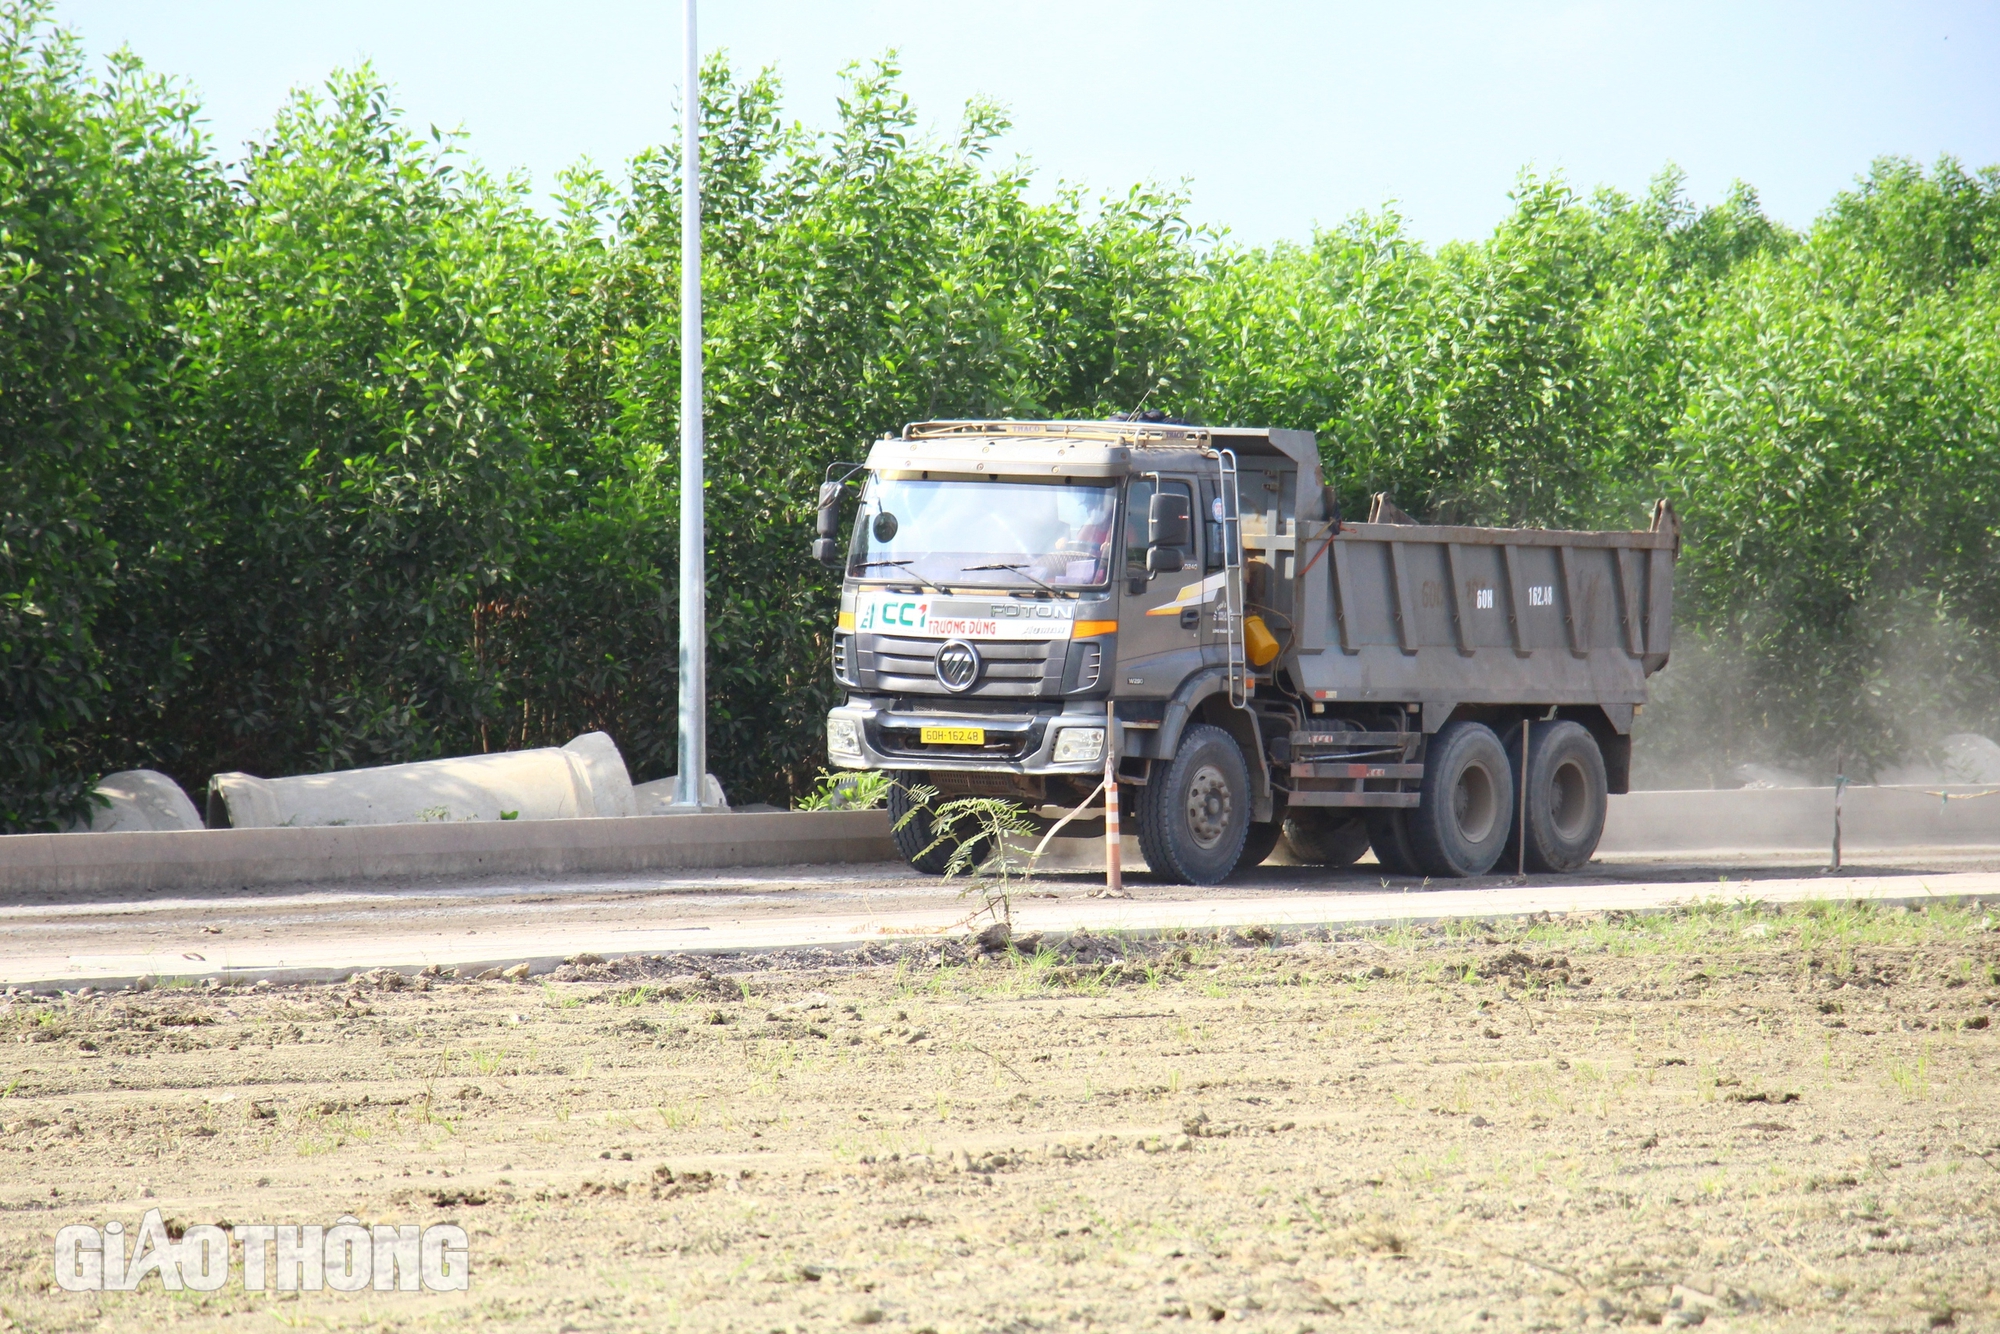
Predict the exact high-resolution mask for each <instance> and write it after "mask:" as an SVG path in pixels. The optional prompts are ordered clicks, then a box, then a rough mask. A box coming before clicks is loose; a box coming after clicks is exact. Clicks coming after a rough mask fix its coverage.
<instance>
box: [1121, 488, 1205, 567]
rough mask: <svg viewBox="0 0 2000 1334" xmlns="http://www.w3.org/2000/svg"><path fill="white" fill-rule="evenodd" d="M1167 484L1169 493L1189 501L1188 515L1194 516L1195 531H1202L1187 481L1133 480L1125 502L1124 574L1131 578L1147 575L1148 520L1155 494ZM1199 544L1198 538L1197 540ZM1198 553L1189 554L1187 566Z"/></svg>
mask: <svg viewBox="0 0 2000 1334" xmlns="http://www.w3.org/2000/svg"><path fill="white" fill-rule="evenodd" d="M1160 485H1164V487H1165V488H1166V490H1167V491H1168V492H1170V493H1176V492H1177V493H1179V494H1180V495H1183V496H1186V497H1187V498H1188V505H1189V513H1190V514H1192V515H1194V521H1195V523H1194V530H1195V532H1196V533H1199V532H1200V531H1201V515H1200V514H1199V513H1198V512H1196V511H1195V510H1194V509H1193V504H1194V489H1193V488H1192V487H1190V486H1189V485H1188V484H1187V483H1186V482H1178V481H1173V480H1171V479H1169V480H1167V481H1166V482H1164V483H1155V482H1154V480H1153V479H1152V478H1150V477H1134V478H1133V479H1132V485H1131V486H1130V487H1129V488H1128V489H1127V491H1126V493H1125V494H1126V497H1127V499H1126V502H1125V572H1126V574H1127V575H1128V576H1130V575H1139V576H1144V575H1145V573H1146V521H1147V518H1148V516H1150V515H1151V513H1152V509H1153V492H1154V490H1155V488H1156V487H1157V486H1160ZM1197 545H1199V539H1197ZM1194 560H1195V553H1194V552H1192V551H1190V552H1188V563H1189V564H1193V563H1194Z"/></svg>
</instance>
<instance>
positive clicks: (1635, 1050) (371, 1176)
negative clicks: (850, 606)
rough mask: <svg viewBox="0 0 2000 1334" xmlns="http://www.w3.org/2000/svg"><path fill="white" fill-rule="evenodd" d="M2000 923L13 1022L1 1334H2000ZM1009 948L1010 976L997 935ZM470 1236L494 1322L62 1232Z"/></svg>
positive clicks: (180, 996) (992, 969)
mask: <svg viewBox="0 0 2000 1334" xmlns="http://www.w3.org/2000/svg"><path fill="white" fill-rule="evenodd" d="M1996 927H2000V922H1996V918H1995V916H1994V915H1993V914H1991V913H1989V912H1987V911H1985V910H1982V909H1981V908H1980V907H1978V906H1977V905H1973V906H1970V907H1947V906H1940V907H1937V908H1934V909H1931V910H1929V911H1925V912H1906V911H1902V910H1878V909H1871V908H1867V907H1857V906H1835V905H1813V906H1809V907H1807V908H1804V909H1798V910H1788V911H1786V912H1783V913H1774V912H1772V911H1770V910H1768V909H1763V910H1760V909H1759V908H1757V907H1756V906H1754V905H1751V904H1748V903H1745V904H1741V905H1737V906H1734V907H1715V908H1710V909H1705V910H1690V911H1686V912H1682V913H1678V914H1674V915H1663V916H1648V917H1626V918H1615V917H1614V918H1602V917H1600V918H1595V919H1575V918H1571V919H1564V920H1558V921H1546V920H1545V921H1539V922H1514V923H1496V924H1491V925H1486V924H1478V923H1472V924H1466V925H1464V926H1460V927H1451V928H1440V929H1437V930H1414V931H1390V932H1365V933H1354V934H1350V935H1347V936H1344V937H1337V938H1334V939H1303V940H1301V939H1297V938H1293V937H1286V936H1273V935H1272V934H1271V933H1269V932H1266V931H1261V930H1252V931H1249V932H1244V933H1231V934H1230V935H1228V936H1226V937H1223V938H1220V939H1214V938H1211V939H1187V940H1178V941H1176V940H1167V941H1159V942H1151V943H1146V944H1140V943H1133V942H1121V941H1119V940H1116V939H1107V938H1102V937H1089V936H1084V937H1071V938H1068V939H1066V940H1062V941H1040V942H1037V941H1016V942H1014V946H1013V947H1011V948H1003V950H1002V952H999V953H990V952H982V951H981V950H980V948H979V947H978V946H977V945H971V946H956V945H953V946H944V945H940V944H938V943H936V942H931V943H927V944H923V945H915V946H906V947H894V948H892V947H887V946H871V947H869V948H868V949H867V950H865V951H862V952H860V953H855V954H847V955H832V954H806V955H791V956H762V957H761V958H739V959H735V960H728V959H718V958H713V957H711V958H708V959H706V960H702V959H695V958H690V957H665V958H654V957H649V958H633V959H624V960H617V961H614V962H612V963H603V962H600V961H595V960H592V959H588V958H586V959H583V960H580V961H579V962H578V963H577V964H576V965H575V966H573V967H570V968H567V969H565V970H563V972H561V973H559V974H557V975H556V978H557V979H558V980H550V981H543V980H536V981H534V982H521V983H514V982H507V981H486V982H476V981H459V980H455V979H451V978H448V977H438V978H436V979H425V980H420V981H417V982H415V983H410V982H407V981H405V980H404V979H402V978H399V977H395V976H382V975H376V976H374V977H372V978H369V979H364V980H362V981H360V982H358V983H356V984H352V985H342V986H338V987H334V986H301V987H279V988H268V987H267V988H263V989H258V990H245V991H228V990H213V989H194V990H153V991H148V992H124V993H117V994H112V995H99V996H89V997H81V998H79V997H69V998H58V999H50V998H46V997H42V998H36V997H28V996H16V997H10V998H9V999H7V1000H4V1001H0V1052H4V1053H5V1054H4V1056H0V1090H4V1094H0V1330H13V1329H25V1330H36V1331H40V1330H71V1329H79V1330H80V1329H98V1328H106V1329H140V1328H144V1329H153V1328H158V1327H161V1326H170V1327H176V1328H201V1329H225V1330H264V1329H280V1328H283V1329H302V1328H309V1329H367V1330H403V1329H429V1328H466V1327H478V1328H489V1327H491V1328H507V1329H520V1330H534V1331H551V1332H554V1331H589V1330H626V1329H631V1330H660V1329H677V1328H690V1329H726V1330H743V1331H769V1330H792V1329H811V1330H818V1329H834V1328H842V1327H848V1326H862V1325H869V1324H879V1325H882V1326H884V1327H887V1328H896V1329H905V1330H910V1331H917V1330H923V1329H930V1330H934V1331H939V1334H943V1331H950V1330H963V1331H983V1330H995V1331H998V1330H1007V1331H1026V1330H1053V1329H1086V1328H1093V1327H1094V1328H1112V1329H1124V1328H1143V1329H1154V1328H1169V1329H1171V1328H1180V1327H1185V1326H1188V1325H1190V1324H1197V1325H1198V1324H1203V1323H1207V1322H1223V1323H1225V1324H1230V1325H1240V1326H1243V1327H1247V1328H1252V1329H1268V1330H1279V1331H1285V1332H1286V1334H1292V1332H1293V1331H1301V1330H1315V1331H1321V1330H1381V1329H1409V1330H1461V1329H1464V1330H1514V1329H1571V1328H1604V1327H1607V1326H1611V1325H1624V1326H1637V1325H1641V1324H1647V1325H1663V1326H1666V1327H1668V1328H1675V1327H1683V1328H1684V1327H1689V1326H1694V1325H1705V1326H1707V1327H1712V1328H1716V1329H1726V1330H1752V1329H1756V1330H1764V1329H1771V1330H1813V1331H1821V1330H1923V1329H1932V1328H1956V1329H1989V1328H2000V1290H1996V1284H2000V1259H1996V1257H2000V1088H1996V1083H1995V1074H1996V1071H2000V1056H1996V1052H1995V1044H1996V1042H2000V1032H1995V1031H1994V1028H1993V1027H1991V1026H1989V1024H1990V1023H1991V1022H1992V1021H1993V1019H1994V1011H1995V1010H1996V1009H2000V929H1996ZM989 944H991V945H997V941H989ZM151 1207H157V1208H159V1209H160V1210H161V1211H162V1212H163V1214H164V1215H166V1217H167V1218H168V1219H169V1226H170V1227H171V1228H173V1229H174V1230H176V1231H177V1230H178V1228H179V1227H180V1226H185V1225H191V1224H196V1223H213V1222H224V1223H238V1224H241V1223H245V1222H276V1223H285V1222H302V1223H311V1222H319V1223H325V1224H331V1223H333V1221H334V1220H335V1218H336V1216H338V1215H341V1214H353V1215H355V1216H356V1217H358V1218H360V1219H361V1220H362V1221H363V1222H365V1223H366V1222H390V1223H409V1222H416V1223H429V1222H433V1221H438V1220H447V1219H448V1220H454V1221H457V1222H459V1223H461V1224H463V1225H464V1226H465V1227H466V1228H467V1229H468V1230H469V1232H470V1234H471V1252H472V1286H471V1290H470V1292H467V1293H456V1294H403V1293H378V1292H363V1293H355V1294H343V1293H337V1292H322V1293H315V1294H280V1293H276V1292H271V1293H246V1292H244V1291H243V1289H242V1287H241V1282H240V1274H241V1268H240V1263H239V1265H238V1267H237V1268H236V1270H235V1271H234V1275H233V1277H232V1281H231V1283H230V1285H229V1286H228V1287H226V1288H224V1289H223V1290H222V1291H219V1292H216V1293H213V1294H200V1293H194V1292H180V1293H167V1292H163V1291H161V1290H160V1289H159V1288H158V1287H157V1286H154V1285H152V1284H150V1283H149V1284H148V1285H147V1286H146V1287H144V1288H142V1289H141V1290H140V1291H138V1292H134V1293H129V1294H113V1293H106V1294H71V1293H65V1292H62V1291H59V1290H58V1289H57V1288H56V1286H55V1283H54V1277H53V1261H52V1241H51V1239H52V1237H53V1234H54V1232H55V1230H56V1229H57V1228H58V1227H60V1226H62V1225H63V1224H66V1223H77V1222H83V1223H92V1224H102V1223H103V1222H104V1221H106V1220H107V1219H119V1220H122V1221H123V1223H124V1225H125V1226H126V1228H127V1229H128V1230H129V1229H135V1228H136V1227H137V1225H138V1222H139V1218H140V1215H141V1213H142V1212H143V1211H144V1210H146V1209H147V1208H151Z"/></svg>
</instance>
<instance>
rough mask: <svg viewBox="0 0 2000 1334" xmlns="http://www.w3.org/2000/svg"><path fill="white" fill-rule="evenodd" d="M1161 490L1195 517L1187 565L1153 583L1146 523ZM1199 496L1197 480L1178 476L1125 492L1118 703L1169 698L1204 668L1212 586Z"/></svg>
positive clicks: (1144, 481)
mask: <svg viewBox="0 0 2000 1334" xmlns="http://www.w3.org/2000/svg"><path fill="white" fill-rule="evenodd" d="M1163 488H1164V489H1166V490H1169V491H1171V492H1174V493H1178V494H1180V495H1182V496H1185V497H1187V501H1188V508H1189V512H1190V513H1191V514H1193V516H1194V519H1195V522H1194V525H1193V527H1194V533H1193V538H1194V545H1193V547H1192V549H1190V550H1188V551H1186V552H1184V553H1183V555H1184V557H1185V564H1184V565H1183V566H1182V568H1181V570H1180V572H1179V573H1177V574H1158V575H1152V576H1150V577H1149V576H1148V575H1147V572H1146V523H1147V517H1148V515H1149V513H1150V511H1151V509H1152V503H1153V495H1154V493H1155V492H1156V491H1157V490H1160V489H1163ZM1198 494H1199V492H1198V490H1197V487H1196V479H1195V478H1194V477H1193V476H1191V475H1180V474H1174V473H1167V474H1163V475H1161V476H1159V477H1157V478H1155V477H1134V478H1133V479H1132V480H1131V481H1130V482H1129V483H1128V484H1127V486H1126V492H1125V525H1124V527H1125V531H1124V536H1123V538H1122V539H1121V542H1122V545H1123V547H1124V552H1123V554H1122V557H1121V561H1122V564H1121V565H1120V566H1119V574H1120V576H1121V577H1122V578H1123V580H1124V586H1123V588H1122V589H1121V591H1120V597H1119V605H1118V672H1117V676H1116V678H1115V679H1114V681H1113V683H1112V684H1113V688H1114V692H1115V693H1116V694H1117V695H1118V697H1119V698H1120V699H1165V698H1166V697H1168V696H1170V695H1172V694H1173V693H1174V691H1175V690H1176V689H1177V688H1178V687H1179V686H1180V684H1181V682H1183V681H1185V680H1186V679H1187V678H1188V677H1189V676H1191V675H1193V674H1194V673H1195V672H1196V671H1198V670H1200V668H1201V662H1202V643H1203V640H1204V639H1205V638H1206V637H1207V632H1206V626H1205V620H1206V617H1207V615H1208V607H1207V593H1208V592H1209V591H1210V590H1207V589H1206V588H1205V585H1206V584H1207V583H1208V582H1209V581H1208V579H1207V577H1206V574H1207V572H1206V571H1204V570H1203V568H1202V542H1201V532H1202V528H1203V524H1202V522H1201V515H1200V512H1199V511H1197V510H1195V509H1194V504H1195V499H1196V497H1197V495H1198ZM1135 590H1136V591H1135Z"/></svg>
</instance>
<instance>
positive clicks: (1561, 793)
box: [1549, 761, 1590, 843]
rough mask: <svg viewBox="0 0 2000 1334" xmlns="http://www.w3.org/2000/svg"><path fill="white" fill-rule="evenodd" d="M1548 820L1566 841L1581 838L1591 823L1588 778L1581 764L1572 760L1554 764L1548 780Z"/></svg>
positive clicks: (1559, 836)
mask: <svg viewBox="0 0 2000 1334" xmlns="http://www.w3.org/2000/svg"><path fill="white" fill-rule="evenodd" d="M1549 823H1550V824H1552V825H1554V826H1555V831H1556V837H1557V838H1560V839H1561V840H1563V842H1565V843H1570V842H1574V841H1575V840H1577V839H1579V838H1581V837H1583V832H1584V826H1585V825H1587V824H1589V823H1590V780H1589V779H1587V778H1585V777H1584V773H1583V766H1582V765H1580V764H1577V763H1575V762H1573V761H1572V762H1570V763H1566V764H1562V765H1558V766H1557V767H1556V771H1555V773H1554V774H1553V775H1552V776H1551V778H1550V781H1549Z"/></svg>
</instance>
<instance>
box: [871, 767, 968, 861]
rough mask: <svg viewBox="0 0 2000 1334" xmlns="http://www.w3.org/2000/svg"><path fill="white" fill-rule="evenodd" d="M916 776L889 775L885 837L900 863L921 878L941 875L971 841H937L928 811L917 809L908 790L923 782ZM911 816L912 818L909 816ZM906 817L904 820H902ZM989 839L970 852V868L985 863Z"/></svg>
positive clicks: (909, 774)
mask: <svg viewBox="0 0 2000 1334" xmlns="http://www.w3.org/2000/svg"><path fill="white" fill-rule="evenodd" d="M923 777H924V776H923V775H922V774H920V773H909V772H896V773H892V774H890V779H891V782H890V784H889V831H890V832H889V837H890V839H891V840H892V841H893V842H894V843H895V845H896V851H897V852H899V853H901V854H902V858H903V860H904V861H906V862H908V863H909V864H910V865H911V866H914V867H915V868H916V869H917V870H919V871H922V872H923V873H924V874H925V875H943V874H944V873H945V868H946V867H948V866H950V865H951V858H952V854H953V853H954V852H956V851H958V849H959V847H960V846H961V845H962V843H963V842H966V841H971V840H955V839H949V838H947V839H944V840H942V841H940V840H939V838H938V836H937V830H936V829H935V828H934V827H933V826H932V824H931V813H930V809H929V808H928V807H925V806H919V805H918V804H917V802H916V798H915V797H913V796H912V795H911V794H910V789H911V788H912V787H915V786H916V785H917V784H919V783H921V782H922V781H923ZM912 812H914V814H912ZM906 816H907V817H908V818H907V819H905V818H904V817H906ZM991 842H992V840H991V839H990V838H984V837H980V838H978V839H977V845H976V846H975V847H974V848H973V850H972V864H973V865H974V866H975V867H976V866H978V865H979V863H981V862H983V861H985V860H986V857H987V854H988V853H989V852H991V851H992V849H991V848H989V847H987V846H986V845H987V844H989V843H991Z"/></svg>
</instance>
